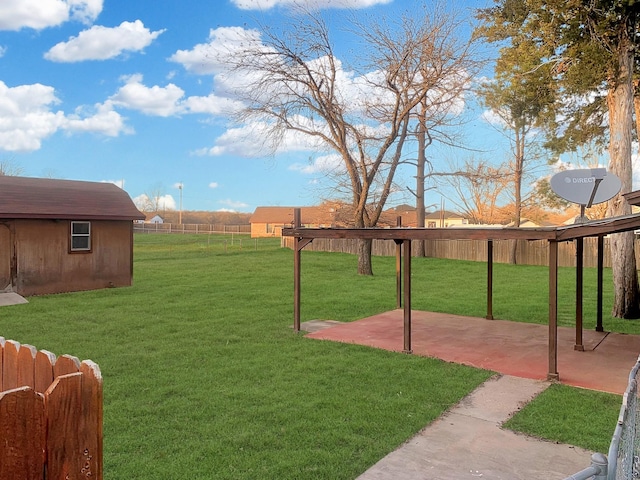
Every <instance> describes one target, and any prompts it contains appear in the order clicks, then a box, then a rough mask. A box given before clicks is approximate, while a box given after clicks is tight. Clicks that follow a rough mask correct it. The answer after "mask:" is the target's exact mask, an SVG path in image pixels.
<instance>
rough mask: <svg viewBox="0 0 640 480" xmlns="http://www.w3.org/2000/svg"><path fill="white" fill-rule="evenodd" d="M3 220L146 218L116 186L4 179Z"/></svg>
mask: <svg viewBox="0 0 640 480" xmlns="http://www.w3.org/2000/svg"><path fill="white" fill-rule="evenodd" d="M0 218H1V219H13V218H33V219H35V218H47V219H65V220H141V219H144V215H143V214H142V213H140V212H139V211H138V209H137V208H136V206H135V205H134V203H133V201H132V200H131V197H129V194H128V193H127V192H125V191H124V190H122V189H121V188H119V187H118V186H116V185H114V184H113V183H101V182H81V181H75V180H57V179H50V178H31V177H11V176H0Z"/></svg>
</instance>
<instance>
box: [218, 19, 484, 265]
mask: <svg viewBox="0 0 640 480" xmlns="http://www.w3.org/2000/svg"><path fill="white" fill-rule="evenodd" d="M377 20H378V22H379V19H377ZM353 25H355V26H354V27H353V31H352V32H351V33H352V34H355V37H356V41H357V42H359V43H360V44H359V45H358V52H359V53H358V55H357V56H356V58H357V59H358V60H360V63H355V62H354V63H353V64H350V65H348V68H347V66H346V65H344V64H343V62H342V61H341V60H340V59H339V58H338V57H337V54H336V52H335V50H334V44H333V42H332V40H331V36H330V32H329V29H328V26H327V23H326V22H325V21H324V19H323V18H322V17H321V15H320V14H319V13H318V12H309V11H305V12H303V14H302V15H300V16H299V17H296V18H295V19H294V22H292V23H291V24H289V26H288V27H289V28H288V29H287V30H286V31H285V30H283V31H275V30H272V29H269V28H267V27H264V28H262V35H263V39H262V41H261V42H258V41H256V39H255V38H253V37H250V36H247V38H246V39H245V41H244V42H243V45H242V48H240V49H239V50H235V51H234V52H233V55H230V56H229V58H227V59H226V60H227V62H228V63H229V64H230V65H231V67H232V72H233V73H234V74H235V75H236V76H237V77H238V78H240V77H241V78H242V79H243V80H242V81H241V82H239V84H237V85H236V91H235V93H236V95H237V96H238V97H239V98H241V99H242V100H243V101H244V102H245V105H246V108H244V109H243V110H242V112H241V115H240V116H239V117H238V119H239V120H241V121H243V122H247V123H249V122H260V125H261V128H262V132H263V133H264V134H265V139H266V143H267V145H268V146H270V147H271V148H272V149H274V150H275V149H276V148H277V147H278V146H280V145H281V144H282V143H283V141H284V140H285V139H286V138H288V136H290V135H292V134H293V135H298V136H299V138H304V139H305V141H306V142H308V144H309V145H310V146H313V147H314V148H316V149H317V150H318V151H321V152H333V153H334V154H336V155H338V156H339V158H340V160H341V171H342V172H343V173H344V178H345V180H346V183H347V184H348V185H349V193H350V203H351V205H352V208H353V224H354V226H355V227H357V228H363V227H373V226H375V225H376V224H377V222H378V219H379V218H380V214H381V213H382V210H383V208H384V206H385V203H386V201H387V198H388V197H389V195H390V193H391V192H392V190H393V180H394V175H395V174H396V171H397V169H398V165H399V164H400V162H401V160H402V158H403V150H404V148H405V145H406V144H407V141H408V139H409V138H410V137H411V136H412V135H413V132H412V131H411V128H410V126H411V120H412V113H413V112H414V111H415V109H416V108H417V107H418V106H419V105H421V102H423V100H424V99H425V97H427V96H428V95H430V94H431V95H434V94H435V93H434V92H433V90H431V91H430V90H429V89H428V88H427V87H426V86H425V85H427V80H426V78H425V65H424V63H423V62H424V59H425V52H426V51H428V46H427V44H428V42H429V39H433V38H438V37H437V36H438V34H439V33H438V32H439V30H438V28H441V27H442V25H443V23H442V22H441V21H439V22H433V23H430V22H426V20H425V18H423V17H420V19H419V21H417V20H416V21H414V20H411V19H410V17H409V16H407V17H405V18H403V19H401V21H400V22H399V24H396V25H393V26H391V27H389V26H387V25H384V24H379V23H377V22H371V23H368V24H366V25H365V24H362V23H357V22H354V23H353ZM430 29H431V30H430ZM459 53H460V52H459V51H453V50H446V51H444V52H443V51H441V52H440V53H438V55H445V54H446V55H447V57H446V58H440V57H437V58H434V61H433V62H432V63H433V65H434V68H432V69H431V68H430V69H429V71H430V73H432V72H431V70H433V73H434V74H435V73H438V74H439V75H441V76H447V78H449V81H450V82H454V81H457V82H464V81H467V80H468V77H469V75H471V73H470V72H465V71H463V70H462V69H461V68H460V67H458V68H454V67H453V66H450V65H449V64H450V63H453V59H454V57H455V55H457V54H459ZM436 60H437V61H436ZM435 65H446V66H447V68H442V67H438V68H435ZM441 83H442V81H441ZM429 85H433V82H431V83H429ZM358 253H359V255H358V273H360V274H367V275H370V274H372V273H373V271H372V267H371V241H370V240H369V241H366V240H363V241H361V242H360V244H359V249H358Z"/></svg>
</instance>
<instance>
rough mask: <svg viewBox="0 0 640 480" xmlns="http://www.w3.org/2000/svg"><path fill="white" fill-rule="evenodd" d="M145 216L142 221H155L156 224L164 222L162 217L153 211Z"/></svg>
mask: <svg viewBox="0 0 640 480" xmlns="http://www.w3.org/2000/svg"><path fill="white" fill-rule="evenodd" d="M147 217H148V218H147V219H146V220H145V221H144V223H156V224H161V223H164V219H163V218H162V217H161V216H160V215H158V214H157V213H153V214H151V213H150V214H148V215H147Z"/></svg>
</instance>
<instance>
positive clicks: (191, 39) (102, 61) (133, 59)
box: [0, 0, 488, 212]
mask: <svg viewBox="0 0 640 480" xmlns="http://www.w3.org/2000/svg"><path fill="white" fill-rule="evenodd" d="M292 3H294V2H293V0H133V1H132V0H2V1H1V2H0V161H2V162H5V163H8V164H10V165H14V166H16V167H19V168H20V169H21V170H22V174H23V175H26V176H34V177H54V178H65V179H74V180H89V181H112V182H115V183H118V184H119V185H121V186H123V188H124V189H125V190H126V191H127V192H128V193H129V195H130V196H131V197H132V198H134V199H137V198H139V197H140V196H141V195H144V194H145V193H157V192H158V191H161V192H162V193H163V194H164V195H165V198H166V201H167V206H168V207H169V208H171V207H173V208H178V206H179V197H180V192H179V188H178V184H180V183H181V184H182V185H183V189H182V198H183V200H182V201H183V209H184V210H235V211H241V212H252V211H253V210H254V209H255V207H257V206H259V205H312V204H316V203H318V202H319V201H320V197H321V196H322V195H323V194H326V192H327V188H328V186H329V185H328V184H327V183H326V182H329V180H328V179H327V178H325V177H324V176H323V175H322V173H321V172H318V171H317V170H316V169H314V168H313V167H314V158H313V155H314V153H313V152H312V151H304V150H301V149H299V148H293V147H292V148H290V149H287V148H283V149H282V150H281V151H280V152H279V153H278V154H277V155H275V156H272V155H267V154H265V152H264V151H262V150H261V149H259V148H257V149H256V148H251V147H250V145H247V144H243V143H242V142H239V141H237V137H236V136H234V135H235V133H237V130H233V129H231V130H230V128H231V127H233V126H234V125H231V124H230V122H229V120H228V118H227V117H226V116H225V115H224V114H223V112H224V111H225V108H226V107H227V106H228V105H229V104H230V102H231V103H232V102H233V99H229V98H225V97H224V96H223V95H219V94H217V92H216V91H215V84H214V78H215V75H217V74H218V73H219V71H218V70H216V69H215V68H214V67H211V66H210V65H208V64H207V58H208V57H207V55H208V54H207V52H210V51H212V50H214V49H215V48H217V47H218V46H219V45H220V44H221V43H223V42H225V41H228V40H229V35H230V32H233V31H234V30H233V29H231V28H230V27H238V28H242V29H251V28H254V27H255V26H256V22H257V21H259V22H261V23H263V24H267V25H277V24H278V22H280V21H281V19H282V17H283V15H284V14H285V13H286V11H287V10H288V9H289V8H290V6H291V5H290V4H292ZM295 3H299V4H300V3H304V0H302V1H300V0H298V1H297V2H295ZM413 3H414V2H412V1H411V0H314V4H316V5H320V6H321V7H325V8H327V12H328V13H330V14H331V15H336V16H338V15H346V14H349V15H371V16H374V17H375V16H380V17H381V18H387V19H389V18H394V17H397V16H398V15H399V12H401V11H403V10H405V9H406V8H407V6H409V5H411V4H413ZM461 3H462V4H464V8H469V9H471V8H474V7H479V6H485V5H486V4H487V3H488V2H484V1H469V2H461ZM341 6H346V7H348V8H347V9H344V8H340V7H341ZM460 6H461V5H458V7H460ZM328 7H330V8H328ZM347 51H348V49H345V52H347ZM345 54H346V53H345ZM470 128H477V129H478V131H479V133H478V134H477V135H475V138H481V139H482V138H485V139H486V131H485V133H483V131H482V129H484V128H485V126H484V125H483V122H482V121H481V120H480V118H479V116H478V119H477V120H473V119H472V121H471V123H470ZM238 147H242V148H238ZM310 159H311V160H310ZM315 160H317V159H315ZM407 178H410V176H408V177H407ZM403 201H408V202H410V201H411V200H410V199H408V198H404V197H403V196H402V195H399V196H396V197H394V198H392V200H391V203H392V204H393V203H394V202H395V203H401V202H403ZM439 202H440V197H439V196H435V197H433V198H431V199H427V203H439Z"/></svg>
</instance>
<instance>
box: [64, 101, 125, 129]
mask: <svg viewBox="0 0 640 480" xmlns="http://www.w3.org/2000/svg"><path fill="white" fill-rule="evenodd" d="M62 128H64V129H65V130H67V131H69V132H91V133H100V134H102V135H106V136H108V137H117V136H118V135H120V133H126V134H131V133H133V129H131V128H129V127H127V126H126V125H125V122H124V117H122V115H120V114H119V113H118V112H116V111H115V110H113V104H112V103H111V102H109V101H107V102H106V103H103V104H97V105H95V107H94V109H93V112H91V114H90V115H89V114H88V113H87V111H86V109H85V108H82V107H80V108H78V109H76V112H75V113H74V114H73V115H69V116H67V119H66V121H65V122H64V124H63V125H62Z"/></svg>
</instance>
